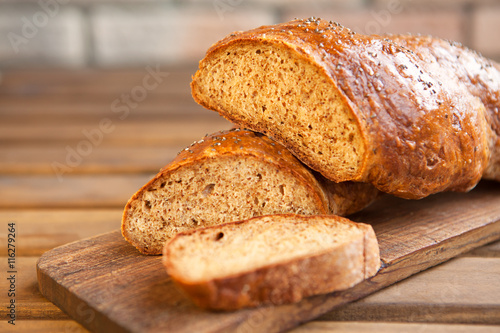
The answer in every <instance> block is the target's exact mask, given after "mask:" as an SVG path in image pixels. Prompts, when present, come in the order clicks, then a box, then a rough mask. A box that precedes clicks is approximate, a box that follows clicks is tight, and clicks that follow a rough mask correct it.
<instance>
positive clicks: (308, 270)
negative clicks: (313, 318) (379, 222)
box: [163, 214, 380, 311]
mask: <svg viewBox="0 0 500 333" xmlns="http://www.w3.org/2000/svg"><path fill="white" fill-rule="evenodd" d="M269 217H271V218H273V219H277V220H283V219H290V218H292V219H295V220H297V221H298V223H308V221H309V220H314V219H316V220H317V219H322V218H324V219H337V220H338V221H341V222H342V223H349V224H352V225H354V226H355V227H356V228H359V229H361V230H362V231H363V233H362V235H361V236H360V237H359V238H356V239H353V240H351V241H350V242H348V243H345V244H342V245H341V246H337V247H335V248H332V249H328V250H324V251H321V252H319V253H313V254H310V255H305V256H302V257H300V258H295V259H290V260H288V261H283V262H280V263H276V264H269V265H265V266H263V267H260V268H258V269H255V270H249V271H247V272H242V273H239V274H234V275H228V276H225V277H221V278H215V279H210V280H204V281H189V280H187V279H185V278H184V277H183V276H182V274H179V272H178V271H177V270H176V269H175V266H174V265H173V264H172V262H171V261H170V256H171V253H170V251H172V250H171V244H173V243H174V242H175V241H176V239H177V238H179V237H186V236H187V237H189V236H190V235H193V234H196V233H199V232H203V230H207V229H215V230H218V229H221V228H222V227H223V226H237V225H238V224H242V223H252V221H254V220H257V219H261V218H262V217H257V218H252V219H249V220H245V221H236V222H229V223H225V224H223V225H219V226H213V227H207V228H202V229H196V230H190V231H187V232H183V233H180V234H178V235H177V236H176V237H175V238H174V239H172V240H171V241H169V242H168V243H167V244H166V245H165V248H164V256H163V264H164V266H165V268H166V270H167V272H168V273H169V275H170V276H171V278H172V279H173V281H174V282H175V283H176V284H177V285H178V286H179V287H180V288H181V289H182V290H183V291H184V292H185V293H186V294H187V295H188V297H189V298H190V299H191V300H192V301H193V302H194V303H195V304H197V305H198V306H200V307H202V308H206V309H211V310H224V311H228V310H237V309H240V308H243V307H255V306H261V305H269V304H273V305H278V304H287V303H294V302H298V301H300V300H301V299H303V298H305V297H308V296H312V295H318V294H325V293H329V292H333V291H338V290H345V289H348V288H350V287H352V286H354V285H355V284H357V283H359V282H361V281H362V280H364V279H368V278H370V277H372V276H373V275H375V274H376V272H377V271H378V269H379V268H380V256H379V248H378V243H377V239H376V237H375V233H374V232H373V229H372V227H371V226H370V225H367V224H363V223H354V222H352V221H350V220H348V219H345V218H341V217H338V216H299V215H293V214H278V215H273V216H269ZM311 223H314V222H311ZM276 241H277V242H279V239H277V240H276Z"/></svg>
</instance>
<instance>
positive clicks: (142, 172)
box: [0, 64, 500, 333]
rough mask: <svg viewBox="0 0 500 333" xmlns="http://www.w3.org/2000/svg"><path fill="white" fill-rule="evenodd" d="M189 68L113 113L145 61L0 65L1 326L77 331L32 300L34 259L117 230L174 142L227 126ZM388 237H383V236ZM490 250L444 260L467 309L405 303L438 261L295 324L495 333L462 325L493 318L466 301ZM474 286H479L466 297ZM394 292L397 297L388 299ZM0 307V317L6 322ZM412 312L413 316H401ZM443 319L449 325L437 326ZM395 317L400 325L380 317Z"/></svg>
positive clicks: (495, 249) (319, 328) (435, 293)
mask: <svg viewBox="0 0 500 333" xmlns="http://www.w3.org/2000/svg"><path fill="white" fill-rule="evenodd" d="M195 69H196V64H193V66H187V67H171V68H161V70H162V71H165V72H168V75H166V76H164V77H163V80H162V81H161V82H160V84H158V85H157V86H156V87H155V88H154V89H151V90H148V94H147V97H146V98H145V99H144V100H143V101H140V102H139V103H137V106H135V107H129V109H128V113H127V116H126V117H125V118H123V119H122V118H120V117H121V116H123V115H124V113H120V112H117V109H114V108H113V105H114V104H113V103H116V102H115V101H116V100H118V101H123V100H120V99H121V98H123V96H125V95H126V94H130V93H131V91H132V89H134V88H135V87H137V86H141V85H142V84H143V80H144V78H145V76H146V75H147V73H148V72H147V70H146V69H145V68H137V69H126V70H124V69H116V70H105V71H104V70H100V69H89V70H65V69H27V70H14V71H8V70H2V77H1V80H0V179H1V181H0V221H2V225H3V226H4V227H1V228H0V256H1V258H0V261H1V264H0V269H2V270H3V271H4V266H2V265H5V262H6V257H5V255H6V248H7V246H6V242H7V232H6V228H5V226H6V224H7V223H8V222H9V221H15V222H16V224H17V226H18V238H17V241H18V243H17V245H18V248H17V250H18V252H17V256H18V257H17V259H18V260H19V262H20V271H19V274H20V278H19V280H18V285H17V288H18V290H19V293H20V294H19V295H20V296H19V297H20V298H19V299H18V301H21V303H22V304H20V307H21V308H22V311H18V320H17V323H16V326H15V327H12V326H11V325H8V324H7V322H6V320H2V321H0V331H1V332H17V333H18V332H84V331H86V329H84V328H83V327H82V326H81V325H80V324H78V323H76V322H75V321H73V320H71V319H69V318H68V316H67V315H66V314H65V313H64V312H62V311H61V310H60V309H58V308H57V307H56V306H55V305H54V304H53V303H51V302H50V301H48V300H47V299H45V298H44V297H43V296H41V294H40V292H39V291H38V288H37V286H36V285H37V282H36V274H35V265H36V261H37V259H38V258H39V256H40V255H42V254H43V253H44V252H45V251H49V250H51V249H52V248H54V247H57V246H61V245H63V244H66V243H68V242H72V241H78V240H81V239H84V238H87V237H90V236H94V235H98V234H102V233H106V232H109V231H111V230H117V228H118V227H119V226H118V225H119V220H120V218H121V212H122V209H123V205H124V204H125V202H126V200H127V199H128V198H129V197H130V196H131V195H132V193H133V192H135V191H136V190H137V187H136V186H141V185H142V183H141V182H142V180H144V181H145V180H146V179H147V178H148V177H149V175H153V174H154V173H156V172H157V170H158V169H159V168H160V167H162V166H163V165H164V164H165V163H166V162H167V161H168V160H169V159H171V158H172V157H173V156H175V154H176V153H177V151H178V149H182V148H184V146H185V145H187V144H189V143H191V142H192V141H194V140H197V139H199V138H200V136H202V135H204V134H206V133H210V132H212V131H216V130H219V129H221V128H227V127H228V126H230V124H229V123H227V122H226V121H225V120H224V119H222V118H220V117H218V116H217V114H215V113H213V112H208V111H206V110H204V109H203V108H202V107H200V106H199V105H197V104H196V103H195V102H194V101H193V100H192V98H191V96H190V91H189V82H190V80H191V75H192V74H193V73H194V71H195ZM120 105H121V106H123V105H124V104H123V103H122V104H120ZM122 112H123V109H122ZM105 118H108V119H110V120H111V121H112V125H114V126H115V127H114V129H113V130H112V131H111V132H109V133H106V134H105V135H104V137H103V140H102V142H101V143H100V144H98V145H94V147H93V148H92V153H91V154H89V155H88V156H85V158H84V159H83V160H82V161H81V162H80V163H78V165H76V166H73V167H71V171H70V172H67V173H65V174H64V176H63V177H62V181H60V180H59V179H58V178H57V176H56V175H55V173H54V171H53V169H52V167H51V163H52V162H54V161H59V162H62V161H64V159H65V157H66V152H67V151H66V147H71V148H76V146H77V145H78V143H79V142H81V141H83V140H85V139H86V137H85V136H84V134H83V131H84V130H93V129H95V128H98V126H99V122H100V121H101V120H102V119H105ZM219 127H221V128H219ZM108 176H109V179H107V178H108ZM134 179H135V180H134ZM131 180H132V181H131ZM434 212H435V211H434ZM402 214H408V213H402ZM405 216H406V215H405ZM454 216H456V217H457V218H460V216H457V215H454ZM410 217H411V216H410ZM420 227H421V228H423V226H420ZM386 241H387V242H388V243H387V244H389V240H388V239H387V240H386ZM417 245H418V243H417ZM394 246H395V245H394ZM395 249H397V248H396V247H395ZM499 249H500V242H496V243H492V244H489V245H486V246H484V247H480V248H478V249H476V250H474V251H470V252H468V253H466V254H464V255H462V256H460V257H459V258H458V259H457V260H456V261H455V260H453V261H451V262H450V263H451V264H452V265H454V266H453V267H454V268H453V270H452V271H453V272H455V271H456V272H461V273H460V274H461V275H463V276H464V277H470V279H463V280H456V281H455V283H453V284H452V285H453V286H454V287H456V289H458V291H460V293H461V295H462V296H464V297H466V298H467V302H466V303H467V304H468V305H467V304H465V306H464V305H463V304H464V300H462V299H460V298H457V299H454V298H448V299H447V302H443V303H442V304H439V307H436V304H433V303H432V302H426V301H425V299H423V300H422V299H421V301H419V302H413V303H412V302H410V301H408V300H405V297H403V296H404V295H411V293H412V292H413V291H412V288H413V286H415V287H417V288H419V286H420V285H430V286H434V285H435V283H436V278H435V276H438V275H439V274H438V273H439V272H440V270H441V267H446V265H448V263H445V264H443V265H439V266H437V267H436V268H434V269H432V270H430V271H429V272H438V273H435V274H438V275H435V274H434V273H433V274H425V275H422V276H423V277H422V278H419V279H420V280H418V281H417V282H418V283H417V282H415V284H413V283H412V284H406V281H412V280H413V279H417V278H418V277H420V276H421V275H420V274H419V275H417V276H415V277H412V278H409V279H407V280H405V281H403V282H401V283H404V284H403V286H402V287H397V286H399V283H398V284H396V285H395V286H394V287H397V288H398V289H397V292H396V291H391V290H392V289H391V288H392V287H391V288H388V289H387V293H386V290H382V291H380V292H378V293H377V294H374V295H373V296H371V297H368V298H366V299H364V300H363V301H359V302H356V303H352V305H349V306H347V307H345V308H342V312H341V314H342V317H341V316H340V315H339V314H338V313H337V315H336V316H334V315H333V313H335V311H336V310H334V311H333V312H332V313H331V314H325V317H323V318H322V320H320V321H314V322H311V323H308V324H305V325H302V326H301V327H299V328H297V330H299V331H300V332H333V331H341V332H342V331H346V332H366V331H371V332H378V331H387V332H394V331H408V332H414V331H430V332H455V331H458V332H461V331H472V332H474V331H478V332H481V331H484V332H489V331H498V328H499V327H500V326H498V325H497V326H486V325H485V324H486V323H484V322H482V323H481V324H475V325H469V324H461V323H463V322H472V320H483V319H485V320H488V321H489V322H492V318H498V314H496V312H495V311H496V309H498V304H499V303H500V300H496V301H495V300H493V301H492V302H490V301H488V300H485V299H483V301H484V302H485V303H481V302H479V301H477V300H476V301H475V300H474V297H475V295H483V296H487V295H485V294H486V293H487V292H486V291H487V290H486V289H485V288H480V286H483V285H484V284H485V283H486V282H487V281H485V279H486V277H487V276H488V274H486V273H484V274H475V275H474V274H472V273H474V272H472V271H470V267H481V263H484V262H485V261H484V259H487V258H490V259H495V258H498V257H499V255H498V253H499ZM402 250H405V249H402ZM406 250H408V249H406ZM445 254H446V255H448V254H450V253H445ZM438 255H439V254H438ZM462 258H466V259H467V260H462ZM491 267H496V266H494V265H492V266H491ZM406 273H407V272H406ZM426 273H427V272H426ZM498 274H500V272H498ZM2 276H3V275H2ZM475 281H479V282H480V283H479V282H478V283H475ZM4 282H5V281H2V283H4ZM452 282H453V281H451V282H450V283H452ZM443 286H444V287H443V290H444V291H443V292H442V291H441V290H440V289H439V288H435V287H432V288H428V289H426V290H423V291H422V292H423V293H424V294H425V295H426V297H427V299H431V300H432V299H434V298H437V299H439V298H442V293H445V295H447V294H446V291H447V292H448V293H450V292H451V291H452V290H454V289H450V288H448V289H447V286H448V284H447V283H443ZM476 289H477V293H472V292H470V293H468V292H467V290H476ZM398 293H400V297H397V296H398ZM491 294H492V296H494V295H495V294H494V293H493V292H492V293H491ZM377 295H378V296H377ZM375 296H377V298H375ZM483 296H482V297H483ZM372 297H374V298H372ZM378 297H380V298H378ZM469 297H470V299H469ZM391 300H392V302H391ZM8 302H9V299H8V297H7V294H6V293H5V285H4V284H1V287H0V307H1V308H2V309H4V308H5V309H6V305H7V304H8ZM474 302H475V303H474ZM480 305H482V306H483V307H484V308H483V309H482V310H484V312H485V313H489V315H488V316H485V317H484V318H483V317H481V313H480V312H478V311H476V310H474V309H473V307H476V308H478V307H480ZM79 310H80V311H86V310H88V309H85V308H80V309H79ZM2 311H4V310H1V311H0V314H1V315H2V317H3V318H5V317H4V314H5V312H2ZM409 311H413V312H414V313H415V315H413V316H410V317H406V318H405V316H406V314H408V312H409ZM87 313H88V312H87ZM443 316H445V318H446V321H447V323H442V321H443V319H442V318H443ZM87 318H88V317H87ZM259 318H260V316H259V315H258V314H257V315H255V316H254V317H252V320H251V322H256V321H259ZM334 320H335V321H334ZM336 320H342V321H336ZM360 320H362V321H363V322H359V321H360ZM394 320H396V321H399V322H398V323H397V322H391V323H389V322H388V321H394ZM436 323H440V324H436ZM245 327H246V328H248V326H244V327H243V329H242V330H244V329H245ZM247 331H248V330H247Z"/></svg>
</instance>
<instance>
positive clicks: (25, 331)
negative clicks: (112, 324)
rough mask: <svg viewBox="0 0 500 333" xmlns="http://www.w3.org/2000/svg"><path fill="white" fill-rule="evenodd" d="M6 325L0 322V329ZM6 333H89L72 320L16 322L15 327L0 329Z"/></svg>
mask: <svg viewBox="0 0 500 333" xmlns="http://www.w3.org/2000/svg"><path fill="white" fill-rule="evenodd" d="M6 325H7V324H6V323H4V322H2V323H1V324H0V327H2V326H6ZM0 329H2V332H5V333H8V332H12V333H47V332H50V333H89V331H87V330H86V329H85V328H84V327H83V326H82V325H80V324H78V323H77V322H76V321H74V320H29V319H20V320H16V326H15V327H5V329H4V328H0Z"/></svg>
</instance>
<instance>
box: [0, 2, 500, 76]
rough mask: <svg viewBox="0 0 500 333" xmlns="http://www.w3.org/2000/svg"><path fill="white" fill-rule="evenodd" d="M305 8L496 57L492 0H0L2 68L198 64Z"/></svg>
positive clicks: (497, 22) (498, 26)
mask: <svg viewBox="0 0 500 333" xmlns="http://www.w3.org/2000/svg"><path fill="white" fill-rule="evenodd" d="M309 16H319V17H321V18H325V19H328V20H334V21H337V22H339V23H341V24H343V25H345V26H347V27H350V28H351V29H353V30H355V31H357V32H363V33H384V32H392V33H405V32H412V33H422V34H433V35H435V36H439V37H442V38H447V39H451V40H454V41H457V42H461V43H463V44H464V45H466V46H468V47H471V48H473V49H475V50H477V51H479V52H481V53H482V54H484V55H485V56H487V57H491V58H494V59H496V60H499V59H500V34H499V33H498V32H499V31H500V1H498V0H330V1H327V0H303V1H300V0H289V1H286V0H267V1H266V0H170V1H168V0H165V1H158V0H156V1H155V0H141V1H134V0H105V1H98V0H87V1H83V0H0V66H1V68H4V69H5V68H19V67H22V68H26V67H41V66H50V67H71V68H82V67H88V66H91V67H98V68H109V67H114V68H116V67H125V66H143V65H144V64H148V63H152V62H154V63H165V64H178V63H182V64H186V63H195V62H197V61H198V60H199V59H201V58H202V57H203V55H204V52H205V50H206V49H207V48H208V47H209V46H210V45H211V44H212V43H213V42H215V41H217V40H218V39H220V38H222V37H223V36H225V35H226V34H228V33H230V32H232V31H235V30H245V29H250V28H253V27H256V26H259V25H263V24H273V23H278V22H283V21H287V20H290V19H292V18H294V17H298V18H306V17H309Z"/></svg>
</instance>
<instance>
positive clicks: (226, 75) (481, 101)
mask: <svg viewBox="0 0 500 333" xmlns="http://www.w3.org/2000/svg"><path fill="white" fill-rule="evenodd" d="M191 88H192V94H193V97H194V99H195V100H196V101H197V102H198V103H199V104H201V105H203V106H204V107H206V108H208V109H211V110H215V111H217V112H219V113H220V114H221V115H223V116H224V117H226V118H227V119H229V120H230V121H232V122H234V123H236V124H238V125H239V126H242V127H246V128H250V129H252V130H255V131H258V132H262V133H265V134H267V135H269V136H271V137H273V138H274V139H275V140H277V141H279V142H280V143H282V144H284V145H285V146H286V147H287V148H288V149H290V150H291V151H292V152H293V153H294V154H295V155H296V156H297V157H298V158H299V159H300V160H301V161H302V162H304V163H305V164H307V165H308V166H310V167H311V168H313V169H314V170H317V171H319V172H320V173H322V174H323V175H324V176H325V177H327V178H328V179H331V180H333V181H336V182H343V181H351V180H353V181H361V182H368V183H372V184H373V185H375V186H376V187H377V188H378V189H379V190H381V191H383V192H387V193H391V194H394V195H397V196H400V197H404V198H422V197H425V196H427V195H429V194H432V193H436V192H440V191H445V190H454V191H467V190H470V189H472V188H473V187H474V186H475V185H476V184H477V182H478V181H479V180H480V179H481V177H482V175H483V174H484V176H485V177H487V178H490V179H496V180H500V112H499V110H500V72H499V71H498V67H496V64H495V63H494V62H492V61H490V60H487V59H485V58H483V57H481V56H480V55H478V54H477V53H475V52H473V51H471V50H469V49H467V48H465V47H462V46H460V45H458V44H454V43H449V42H446V41H443V40H439V39H436V38H431V37H421V36H378V35H371V36H365V35H360V34H356V33H354V32H353V31H351V30H349V29H347V28H345V27H343V26H341V25H340V24H337V23H333V22H326V21H324V20H320V19H316V18H311V19H308V20H295V21H291V22H288V23H283V24H278V25H274V26H264V27H260V28H257V29H253V30H250V31H246V32H237V33H233V34H231V35H230V36H228V37H226V38H224V39H223V40H221V41H219V42H218V43H216V44H214V45H213V46H212V47H211V48H210V49H209V50H208V51H207V54H206V56H205V58H204V59H203V60H202V61H201V62H200V68H199V70H198V71H197V73H196V74H195V76H194V77H193V81H192V83H191Z"/></svg>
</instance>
